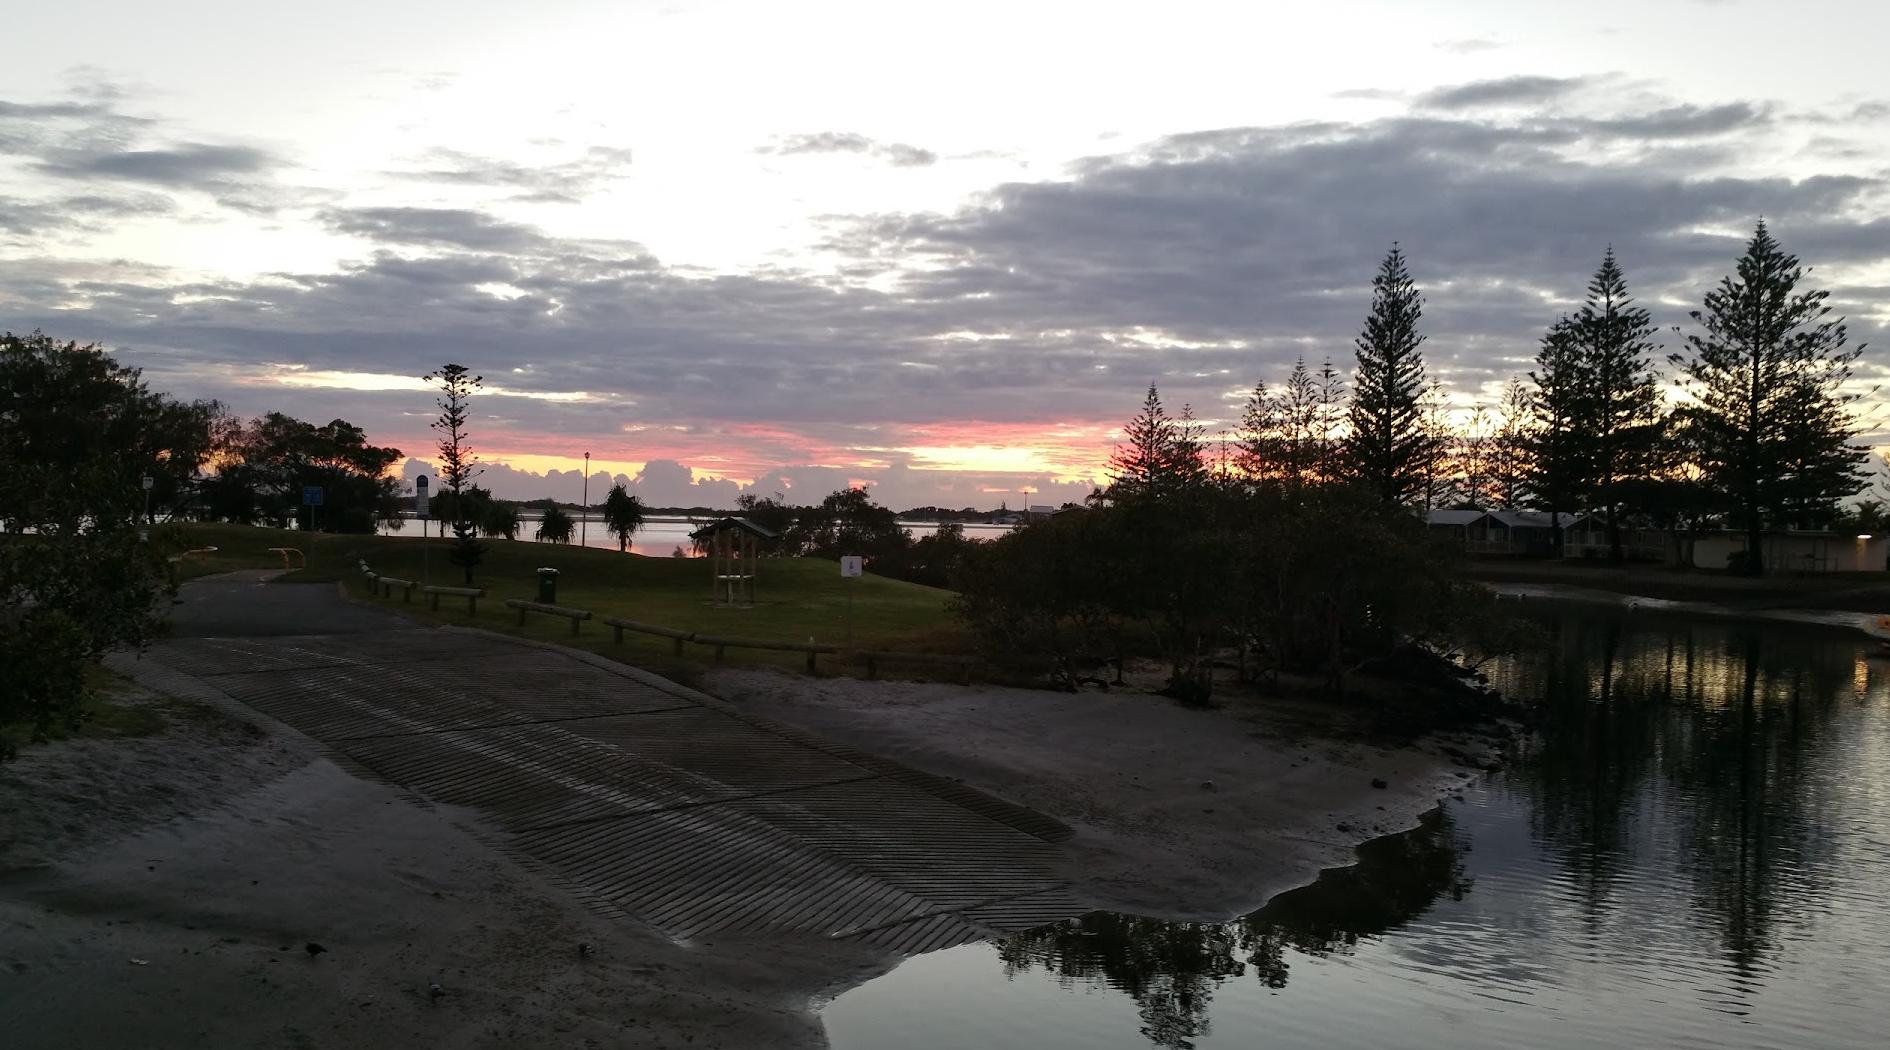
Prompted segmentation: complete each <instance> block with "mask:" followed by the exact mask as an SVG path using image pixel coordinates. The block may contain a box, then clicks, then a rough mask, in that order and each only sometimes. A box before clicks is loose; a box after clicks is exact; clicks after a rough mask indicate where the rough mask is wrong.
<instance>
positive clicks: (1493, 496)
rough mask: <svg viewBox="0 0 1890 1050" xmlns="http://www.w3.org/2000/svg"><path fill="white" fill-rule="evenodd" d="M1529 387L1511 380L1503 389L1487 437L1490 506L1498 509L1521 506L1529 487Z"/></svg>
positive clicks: (1510, 508) (1518, 381)
mask: <svg viewBox="0 0 1890 1050" xmlns="http://www.w3.org/2000/svg"><path fill="white" fill-rule="evenodd" d="M1530 413H1531V408H1530V399H1529V388H1528V387H1526V386H1524V385H1523V382H1522V380H1521V379H1517V378H1514V377H1512V378H1511V379H1510V381H1509V385H1508V386H1506V387H1504V388H1503V402H1502V404H1501V405H1500V406H1498V408H1497V417H1496V429H1495V430H1494V432H1492V433H1491V435H1490V446H1489V470H1490V490H1489V498H1490V505H1491V506H1493V507H1496V508H1498V509H1500V510H1515V509H1516V508H1518V507H1520V506H1522V503H1523V496H1524V493H1525V492H1526V491H1527V489H1528V485H1529V471H1530V461H1529V425H1530Z"/></svg>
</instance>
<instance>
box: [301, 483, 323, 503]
mask: <svg viewBox="0 0 1890 1050" xmlns="http://www.w3.org/2000/svg"><path fill="white" fill-rule="evenodd" d="M321 505H322V487H321V486H320V485H304V486H302V506H304V507H319V506H321Z"/></svg>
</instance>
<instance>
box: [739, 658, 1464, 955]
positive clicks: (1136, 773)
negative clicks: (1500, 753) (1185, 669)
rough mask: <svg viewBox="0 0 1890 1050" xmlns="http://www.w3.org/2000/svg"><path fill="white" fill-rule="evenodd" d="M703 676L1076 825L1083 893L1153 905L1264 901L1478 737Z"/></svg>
mask: <svg viewBox="0 0 1890 1050" xmlns="http://www.w3.org/2000/svg"><path fill="white" fill-rule="evenodd" d="M706 688H707V689H708V691H710V692H712V693H715V694H716V695H718V696H721V697H724V698H725V699H727V700H729V701H731V702H733V703H736V704H737V705H738V706H740V707H742V708H744V709H746V710H749V711H753V712H754V713H756V714H759V715H764V716H766V717H769V718H774V719H778V720H780V721H783V722H788V723H790V724H793V725H798V726H801V727H803V728H805V729H808V730H811V731H813V732H816V733H819V734H821V735H823V736H826V737H828V738H830V739H834V740H838V741H841V742H843V743H847V744H851V745H853V746H856V747H859V748H862V749H865V750H869V751H873V752H876V753H878V754H881V755H885V756H887V757H889V758H894V759H897V760H899V761H901V762H905V763H907V764H909V765H912V766H916V767H918V768H920V769H923V770H926V771H927V772H931V773H935V774H938V775H941V776H947V777H952V778H956V779H958V780H961V781H963V782H964V783H966V784H970V785H972V786H974V787H978V788H982V789H983V790H985V791H988V792H991V793H992V794H996V795H999V796H1001V797H1004V798H1007V799H1010V800H1011V801H1013V802H1018V803H1021V804H1023V805H1026V806H1029V807H1031V808H1033V809H1037V810H1040V811H1042V812H1044V813H1048V814H1050V815H1052V816H1055V817H1058V818H1060V819H1062V820H1063V821H1064V822H1066V823H1068V824H1069V825H1071V827H1072V828H1074V829H1075V831H1076V835H1075V837H1074V839H1073V840H1072V841H1071V843H1070V844H1069V848H1068V850H1067V854H1066V863H1065V868H1064V874H1065V875H1066V876H1067V877H1068V878H1069V879H1070V881H1071V883H1072V885H1073V886H1074V888H1075V890H1076V892H1077V894H1078V896H1079V897H1080V898H1083V899H1085V900H1086V901H1087V902H1088V903H1090V904H1092V905H1093V906H1094V907H1097V908H1107V909H1110V910H1113V911H1126V912H1133V913H1136V914H1140V915H1147V916H1151V917H1156V918H1168V919H1187V920H1203V921H1210V920H1223V919H1229V918H1233V917H1235V916H1238V915H1243V914H1246V913H1248V912H1251V911H1254V910H1256V909H1258V908H1259V907H1260V906H1261V905H1263V904H1265V903H1266V901H1267V900H1268V899H1269V898H1271V897H1272V896H1273V895H1275V894H1277V893H1279V892H1281V891H1283V890H1287V889H1291V888H1293V887H1294V886H1299V885H1304V884H1305V883H1308V882H1311V881H1312V880H1313V879H1314V878H1316V877H1317V876H1318V874H1319V872H1320V870H1322V869H1324V868H1329V867H1336V866H1341V865H1346V864H1350V863H1352V862H1353V860H1354V853H1353V851H1354V850H1355V848H1356V847H1357V846H1358V844H1359V843H1360V842H1362V841H1364V840H1366V839H1369V838H1373V837H1375V836H1377V835H1381V834H1389V833H1391V832H1395V831H1401V830H1404V829H1407V828H1410V827H1412V826H1415V824H1416V823H1417V818H1418V817H1419V815H1420V814H1422V813H1424V812H1425V811H1427V810H1429V809H1431V808H1433V807H1434V806H1436V805H1437V802H1438V800H1439V799H1440V798H1441V797H1442V796H1443V795H1444V794H1446V793H1448V791H1449V790H1451V789H1452V788H1454V787H1456V786H1458V785H1459V784H1461V783H1462V782H1463V780H1464V779H1465V778H1467V777H1468V776H1470V775H1471V774H1470V773H1468V772H1467V771H1466V770H1465V769H1463V768H1462V767H1461V766H1459V765H1457V764H1455V763H1454V762H1453V761H1452V760H1451V759H1448V758H1446V757H1444V756H1443V755H1442V754H1441V753H1440V748H1441V747H1442V746H1445V745H1446V744H1449V745H1464V744H1465V743H1466V742H1464V741H1459V740H1450V741H1430V742H1427V743H1425V744H1423V745H1421V746H1398V747H1378V746H1373V745H1371V744H1369V743H1366V742H1362V741H1358V740H1351V741H1346V740H1335V739H1330V738H1319V737H1309V736H1306V735H1305V734H1304V732H1303V731H1302V730H1301V728H1300V727H1299V726H1298V725H1296V724H1293V723H1291V722H1289V721H1287V720H1285V719H1281V718H1278V717H1275V716H1274V714H1273V710H1272V708H1271V707H1270V705H1269V704H1268V703H1267V702H1265V701H1262V700H1258V699H1250V700H1248V701H1244V702H1235V703H1233V704H1230V705H1229V706H1228V707H1226V708H1223V709H1214V710H1201V709H1192V708H1187V707H1183V706H1181V705H1179V704H1176V703H1174V702H1173V701H1170V700H1167V699H1165V698H1163V697H1159V696H1153V695H1150V694H1148V693H1144V692H1125V691H1122V690H1116V691H1114V692H1098V691H1086V692H1082V693H1074V694H1072V693H1058V692H1049V691H1044V690H1032V689H1009V688H1000V687H963V686H957V685H945V684H939V683H919V682H885V681H880V682H866V681H860V680H857V679H849V678H826V679H809V678H805V677H800V676H795V675H790V674H785V673H779V672H773V671H765V670H764V671H755V670H722V671H717V672H715V673H713V674H712V675H710V676H709V679H708V682H707V683H706ZM1467 746H1469V747H1471V748H1475V747H1477V746H1478V745H1477V744H1475V743H1474V742H1471V743H1468V745H1467ZM1375 780H1376V781H1379V782H1382V783H1383V784H1384V785H1385V786H1384V787H1382V788H1380V787H1374V786H1373V781H1375Z"/></svg>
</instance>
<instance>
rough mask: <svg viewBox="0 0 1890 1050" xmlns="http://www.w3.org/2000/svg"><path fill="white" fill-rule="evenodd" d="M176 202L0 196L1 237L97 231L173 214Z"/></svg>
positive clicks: (152, 197)
mask: <svg viewBox="0 0 1890 1050" xmlns="http://www.w3.org/2000/svg"><path fill="white" fill-rule="evenodd" d="M176 206H177V205H176V202H174V201H172V200H171V199H170V198H169V197H166V196H163V195H161V194H156V193H141V194H136V195H133V196H128V197H112V196H103V195H97V194H85V195H80V196H71V197H57V198H50V199H46V200H37V201H28V200H20V199H17V198H12V197H0V235H5V236H9V237H12V238H14V239H16V240H17V239H20V238H25V237H28V236H32V235H36V234H42V233H48V232H54V231H59V230H64V231H66V232H71V231H74V230H81V231H87V232H91V231H96V230H100V229H102V228H104V225H105V224H106V223H108V222H110V221H113V220H118V219H125V218H131V217H134V216H135V217H143V216H149V215H156V214H163V213H166V212H170V211H174V210H175V209H176Z"/></svg>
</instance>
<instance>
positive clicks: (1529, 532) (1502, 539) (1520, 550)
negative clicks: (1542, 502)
mask: <svg viewBox="0 0 1890 1050" xmlns="http://www.w3.org/2000/svg"><path fill="white" fill-rule="evenodd" d="M1557 517H1558V518H1559V519H1560V520H1561V522H1562V532H1563V536H1564V542H1566V539H1567V537H1568V536H1569V535H1571V534H1573V533H1575V532H1577V531H1580V530H1582V529H1585V528H1590V527H1592V525H1591V515H1587V514H1569V513H1563V514H1560V515H1557ZM1424 521H1425V524H1426V525H1429V526H1430V527H1431V528H1432V529H1434V530H1437V531H1439V532H1445V533H1448V534H1449V535H1451V536H1452V537H1453V538H1455V539H1456V540H1458V541H1459V542H1461V543H1462V544H1463V547H1464V549H1465V550H1467V551H1469V552H1470V553H1472V554H1519V555H1534V556H1536V557H1549V556H1550V555H1552V554H1553V553H1554V552H1555V519H1552V518H1550V517H1549V516H1548V515H1547V514H1543V513H1539V512H1537V511H1533V510H1432V511H1427V512H1425V516H1424Z"/></svg>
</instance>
